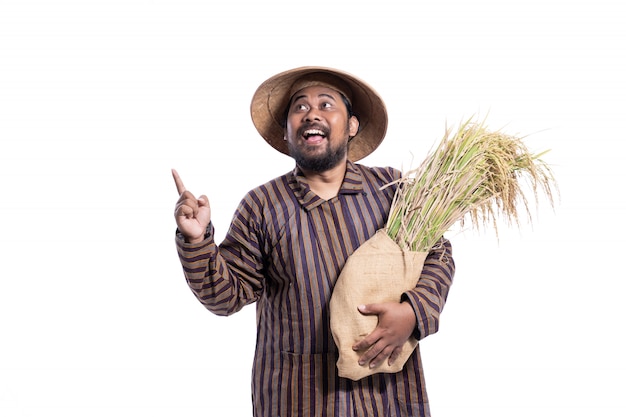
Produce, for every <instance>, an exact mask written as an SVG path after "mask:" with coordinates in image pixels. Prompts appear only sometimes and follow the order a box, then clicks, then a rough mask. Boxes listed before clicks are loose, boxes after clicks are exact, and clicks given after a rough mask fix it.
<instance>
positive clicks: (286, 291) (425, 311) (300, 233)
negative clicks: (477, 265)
mask: <svg viewBox="0 0 626 417" xmlns="http://www.w3.org/2000/svg"><path fill="white" fill-rule="evenodd" d="M400 176H401V173H400V172H399V171H398V170H395V169H393V168H370V167H366V166H363V165H360V164H355V163H352V162H348V166H347V171H346V175H345V178H344V181H343V184H342V186H341V188H340V190H339V193H338V195H337V196H336V197H334V198H332V199H330V200H328V201H326V200H323V199H322V198H320V197H318V196H317V195H316V194H315V193H314V192H313V191H311V189H310V187H309V186H308V183H307V180H306V178H305V177H304V176H303V175H302V173H301V172H300V171H299V169H298V168H297V167H296V168H295V169H294V170H293V171H292V172H289V173H287V174H285V175H283V176H280V177H278V178H275V179H274V180H272V181H269V182H268V183H266V184H264V185H261V186H259V187H257V188H255V189H253V190H251V191H250V192H248V193H247V194H246V196H245V197H244V198H243V199H242V201H241V203H240V204H239V206H238V208H237V210H236V212H235V214H234V216H233V220H232V223H231V225H230V228H229V230H228V233H227V235H226V237H225V239H224V241H223V242H222V243H221V244H219V245H217V244H216V242H215V241H214V239H213V225H212V224H210V225H209V227H208V229H207V234H206V235H205V240H204V241H203V242H200V243H196V244H188V243H185V242H184V239H183V237H182V236H181V235H180V234H177V239H176V243H177V249H178V253H179V257H180V260H181V263H182V266H183V271H184V274H185V277H186V279H187V282H188V284H189V287H190V288H191V290H192V291H193V293H194V294H195V295H196V297H197V298H198V300H199V301H200V302H201V303H202V304H203V305H204V306H205V307H206V308H207V309H209V310H210V311H212V312H213V313H215V314H218V315H230V314H233V313H235V312H237V311H239V310H240V309H241V308H243V307H244V306H245V305H248V304H250V303H254V302H256V304H257V306H256V308H257V345H256V351H255V357H254V363H253V370H252V401H253V410H254V416H255V417H278V416H280V417H291V416H333V417H340V416H341V417H350V416H389V417H395V416H405V417H408V416H411V417H413V416H429V415H430V411H429V407H428V398H427V395H426V387H425V382H424V374H423V370H422V365H421V358H420V353H419V345H418V348H417V349H416V350H415V352H414V353H413V355H411V357H410V358H409V360H408V362H407V363H406V364H405V366H404V368H403V370H402V371H401V372H398V373H396V374H376V375H372V376H369V377H366V378H363V379H361V380H359V381H351V380H349V379H345V378H340V377H339V376H338V375H337V369H336V366H335V363H336V361H337V347H336V346H335V344H334V342H333V338H332V334H331V331H330V318H329V312H328V310H329V309H328V304H329V300H330V296H331V294H332V289H333V286H334V284H335V282H336V280H337V277H338V276H339V273H340V271H341V268H342V267H343V265H344V263H345V261H346V259H347V258H348V256H350V254H351V253H352V252H354V251H355V250H356V249H357V248H358V247H359V246H360V245H361V244H362V243H363V242H365V241H366V240H367V239H369V238H370V237H371V236H373V234H374V233H375V232H376V231H377V230H378V229H380V228H382V227H384V225H385V222H386V220H387V214H388V212H389V208H390V205H391V202H392V199H393V195H394V193H395V189H396V187H395V186H394V185H392V186H388V187H386V188H383V189H382V190H381V188H382V187H384V186H385V185H387V184H389V183H391V182H393V181H394V180H396V179H398V178H400ZM454 271H455V266H454V261H453V259H452V249H451V246H450V242H449V241H448V240H446V239H442V241H441V243H440V245H438V246H437V247H436V248H434V249H433V250H431V252H430V253H429V255H428V257H427V259H426V262H425V264H424V268H423V271H422V275H421V277H420V280H419V282H418V285H417V286H416V288H415V289H414V290H411V291H408V292H406V293H405V294H403V296H402V297H403V299H404V300H406V301H408V302H410V303H411V305H412V307H413V309H414V311H415V313H416V318H417V325H416V331H415V335H416V336H417V337H418V339H423V338H424V337H426V336H428V335H429V334H432V333H434V332H436V331H437V330H438V327H439V314H440V312H441V310H442V309H443V306H444V304H445V300H446V298H447V294H448V291H449V288H450V285H451V284H452V279H453V276H454Z"/></svg>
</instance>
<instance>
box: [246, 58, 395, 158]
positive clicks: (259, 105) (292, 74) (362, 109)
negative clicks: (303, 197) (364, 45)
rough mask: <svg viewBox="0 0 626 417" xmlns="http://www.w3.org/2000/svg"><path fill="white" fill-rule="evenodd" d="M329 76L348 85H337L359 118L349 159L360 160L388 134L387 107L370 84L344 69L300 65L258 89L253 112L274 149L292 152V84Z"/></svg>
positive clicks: (350, 146)
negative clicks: (288, 120)
mask: <svg viewBox="0 0 626 417" xmlns="http://www.w3.org/2000/svg"><path fill="white" fill-rule="evenodd" d="M315 74H320V78H324V79H328V75H331V76H334V77H338V78H339V79H340V80H341V81H343V82H344V83H345V85H347V87H348V89H349V90H350V91H349V92H345V91H342V90H346V88H345V85H343V86H341V87H339V88H338V90H339V91H342V92H345V94H347V95H349V97H348V99H349V100H350V101H351V103H352V110H353V112H354V113H355V115H356V116H357V118H358V119H359V132H358V133H357V134H356V135H355V136H354V138H353V139H352V141H351V142H350V145H349V150H348V159H350V160H351V161H358V160H360V159H363V158H365V157H366V156H367V155H369V154H371V153H372V152H374V150H375V149H376V148H377V147H378V146H379V145H380V144H381V142H382V141H383V139H384V138H385V134H386V133H387V109H386V107H385V103H384V102H383V100H382V98H381V97H380V95H379V94H378V93H377V92H376V91H375V90H374V89H373V88H372V87H371V86H369V85H368V84H367V83H365V82H364V81H362V80H360V79H359V78H357V77H355V76H354V75H351V74H348V73H346V72H344V71H340V70H336V69H333V68H327V67H300V68H295V69H292V70H288V71H285V72H282V73H280V74H277V75H274V76H273V77H271V78H269V79H267V80H266V81H265V82H263V83H262V84H261V85H260V86H259V88H257V90H256V92H255V93H254V96H253V97H252V103H251V104H250V114H251V116H252V122H253V123H254V126H255V127H256V129H257V131H258V132H259V134H260V135H261V136H262V137H263V138H264V139H265V140H266V141H267V143H269V144H270V145H271V146H272V147H273V148H274V149H276V150H278V151H279V152H282V153H284V154H285V155H289V149H288V147H287V143H286V142H285V140H284V139H283V138H284V129H283V123H282V122H283V118H284V116H285V109H286V108H287V105H288V104H289V100H290V99H291V94H292V87H293V85H294V84H295V83H296V82H297V81H298V80H300V79H302V78H303V77H307V78H315Z"/></svg>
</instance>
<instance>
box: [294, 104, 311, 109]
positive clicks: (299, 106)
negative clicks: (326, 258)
mask: <svg viewBox="0 0 626 417" xmlns="http://www.w3.org/2000/svg"><path fill="white" fill-rule="evenodd" d="M307 108H308V107H307V105H306V104H303V103H298V104H296V105H294V106H293V109H294V111H305V110H306V109H307Z"/></svg>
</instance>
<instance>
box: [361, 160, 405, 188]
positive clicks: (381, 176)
mask: <svg viewBox="0 0 626 417" xmlns="http://www.w3.org/2000/svg"><path fill="white" fill-rule="evenodd" d="M354 167H355V168H356V169H357V170H358V171H359V172H360V173H361V175H363V179H364V180H365V182H368V183H372V182H373V183H375V184H377V185H385V184H388V183H390V182H393V181H396V180H398V179H400V178H402V172H401V171H400V170H398V169H396V168H393V167H369V166H366V165H361V164H354Z"/></svg>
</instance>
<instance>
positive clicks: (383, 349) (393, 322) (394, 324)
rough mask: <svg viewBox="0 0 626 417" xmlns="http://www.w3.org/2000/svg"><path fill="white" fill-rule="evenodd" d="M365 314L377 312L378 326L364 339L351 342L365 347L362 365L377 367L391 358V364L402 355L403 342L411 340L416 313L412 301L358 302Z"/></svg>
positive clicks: (359, 347) (360, 309) (359, 349)
mask: <svg viewBox="0 0 626 417" xmlns="http://www.w3.org/2000/svg"><path fill="white" fill-rule="evenodd" d="M359 311H360V312H361V313H362V314H366V315H377V316H378V326H376V329H374V331H373V332H372V333H370V334H369V335H367V336H366V337H365V338H364V339H363V340H361V341H360V342H358V343H356V344H355V345H354V346H352V349H354V350H355V351H362V352H363V354H362V355H361V357H360V359H359V365H361V366H365V365H367V364H369V367H370V368H374V367H375V366H377V365H378V364H380V363H382V361H384V360H385V359H387V358H389V359H388V360H389V362H388V363H389V365H391V364H392V363H393V362H394V361H395V360H396V359H397V358H398V356H399V355H400V352H401V351H402V346H403V345H404V343H405V342H406V341H407V340H409V337H411V335H412V334H413V330H414V328H415V323H416V319H415V313H414V311H413V307H411V305H410V304H409V303H397V302H389V303H380V304H368V305H363V306H359Z"/></svg>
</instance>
